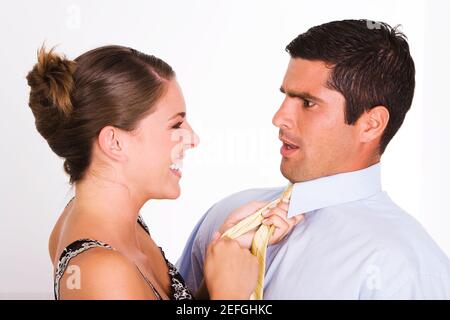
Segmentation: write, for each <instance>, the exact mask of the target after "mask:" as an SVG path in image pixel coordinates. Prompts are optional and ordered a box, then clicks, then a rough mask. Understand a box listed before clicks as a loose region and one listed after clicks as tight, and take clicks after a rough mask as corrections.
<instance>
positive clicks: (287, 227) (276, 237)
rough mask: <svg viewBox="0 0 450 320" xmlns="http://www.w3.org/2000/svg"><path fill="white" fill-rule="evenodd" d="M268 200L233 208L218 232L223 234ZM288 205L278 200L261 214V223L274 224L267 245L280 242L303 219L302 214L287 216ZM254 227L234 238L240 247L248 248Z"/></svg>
mask: <svg viewBox="0 0 450 320" xmlns="http://www.w3.org/2000/svg"><path fill="white" fill-rule="evenodd" d="M268 203H269V202H265V201H253V202H250V203H247V204H245V205H243V206H241V207H239V208H237V209H235V210H233V211H232V212H231V213H230V214H229V215H228V217H227V218H226V219H225V221H224V223H223V224H222V226H221V227H220V229H219V232H220V234H223V233H224V232H225V231H227V230H228V229H229V228H231V227H232V226H234V225H235V224H237V223H238V222H239V221H241V220H242V219H244V218H246V217H247V216H249V215H251V214H253V213H254V212H255V211H256V210H258V209H260V208H262V207H263V206H265V205H267V204H268ZM288 208H289V205H288V204H287V203H285V202H282V201H281V202H280V203H279V204H278V205H277V206H276V207H274V208H272V209H270V210H269V211H268V212H266V213H265V214H263V216H264V218H265V219H264V220H263V224H266V225H274V226H275V232H274V233H273V235H272V236H271V237H270V239H269V245H271V244H275V243H278V242H280V241H281V240H283V239H284V237H285V236H286V235H287V234H288V233H289V232H290V231H291V230H292V228H293V227H295V226H296V225H297V224H298V223H299V222H300V221H302V220H303V218H304V216H303V214H299V215H296V216H293V217H291V218H288V217H287V211H288ZM255 232H256V228H255V229H253V230H251V231H249V232H247V233H245V234H243V235H242V236H240V237H238V238H236V239H235V240H237V241H238V242H239V244H240V245H241V247H244V248H247V249H250V248H251V245H252V240H253V237H254V235H255Z"/></svg>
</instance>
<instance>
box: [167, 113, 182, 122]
mask: <svg viewBox="0 0 450 320" xmlns="http://www.w3.org/2000/svg"><path fill="white" fill-rule="evenodd" d="M178 116H180V117H182V118H185V117H186V112H178V113H177V114H175V115H173V116H171V117H170V118H169V121H170V120H172V119H175V118H176V117H178Z"/></svg>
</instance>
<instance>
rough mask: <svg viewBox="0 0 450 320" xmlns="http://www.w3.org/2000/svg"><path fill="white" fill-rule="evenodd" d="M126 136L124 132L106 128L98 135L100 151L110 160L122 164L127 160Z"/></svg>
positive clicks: (111, 127)
mask: <svg viewBox="0 0 450 320" xmlns="http://www.w3.org/2000/svg"><path fill="white" fill-rule="evenodd" d="M124 138H125V137H124V136H123V134H122V132H121V131H120V130H119V129H117V128H115V127H113V126H106V127H104V128H103V129H102V130H101V131H100V133H99V135H98V144H99V147H100V150H102V151H103V153H104V154H106V155H107V156H108V157H109V158H111V159H114V160H116V161H119V162H122V161H125V160H126V159H127V157H126V154H125V152H124Z"/></svg>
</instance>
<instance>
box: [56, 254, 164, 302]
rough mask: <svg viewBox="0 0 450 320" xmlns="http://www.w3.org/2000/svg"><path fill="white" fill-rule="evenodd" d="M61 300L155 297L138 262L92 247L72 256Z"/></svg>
mask: <svg viewBox="0 0 450 320" xmlns="http://www.w3.org/2000/svg"><path fill="white" fill-rule="evenodd" d="M59 293H60V299H77V300H78V299H80V300H83V299H87V300H94V299H95V300H97V299H111V300H113V299H155V297H154V296H153V294H152V293H151V291H149V288H148V287H147V286H146V283H145V282H143V278H142V275H141V274H140V273H139V270H138V269H137V267H136V265H134V264H133V263H132V262H130V261H129V260H128V259H126V257H124V256H123V255H122V254H120V253H119V252H117V251H114V250H110V249H106V248H92V249H89V250H87V251H85V252H83V253H82V254H80V255H78V256H76V257H74V258H72V259H71V260H70V263H69V265H68V266H67V269H66V272H65V273H64V276H63V277H62V278H61V281H60V291H59Z"/></svg>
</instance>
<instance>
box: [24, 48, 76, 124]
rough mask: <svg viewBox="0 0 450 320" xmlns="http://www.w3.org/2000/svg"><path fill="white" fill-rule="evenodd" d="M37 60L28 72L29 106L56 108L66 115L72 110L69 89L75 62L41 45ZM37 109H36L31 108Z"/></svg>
mask: <svg viewBox="0 0 450 320" xmlns="http://www.w3.org/2000/svg"><path fill="white" fill-rule="evenodd" d="M37 58H38V62H37V63H36V64H35V65H34V67H33V69H32V70H31V71H30V72H29V73H28V75H27V80H28V85H29V86H30V87H31V92H30V101H29V104H30V107H31V108H32V109H35V108H42V107H43V108H56V109H58V110H59V111H60V112H62V113H63V114H64V116H66V117H68V116H69V115H70V113H71V111H72V101H71V98H70V94H71V91H72V89H73V87H74V80H73V73H74V71H75V62H74V61H71V60H68V59H66V58H65V57H64V56H60V55H58V54H56V53H55V52H54V48H52V49H50V50H49V51H46V49H45V47H44V46H42V47H41V48H40V49H39V50H38V52H37ZM33 111H37V110H33Z"/></svg>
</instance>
